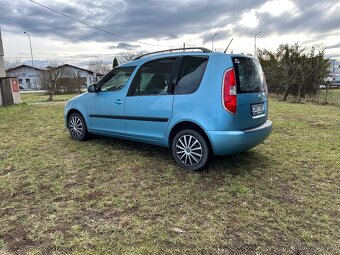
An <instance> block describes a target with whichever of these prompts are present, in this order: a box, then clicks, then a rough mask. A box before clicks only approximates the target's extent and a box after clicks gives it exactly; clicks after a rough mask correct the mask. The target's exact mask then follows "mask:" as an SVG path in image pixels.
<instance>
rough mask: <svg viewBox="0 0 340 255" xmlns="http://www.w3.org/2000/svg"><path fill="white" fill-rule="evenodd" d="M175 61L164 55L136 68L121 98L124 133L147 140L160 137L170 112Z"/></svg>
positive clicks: (157, 139) (163, 132)
mask: <svg viewBox="0 0 340 255" xmlns="http://www.w3.org/2000/svg"><path fill="white" fill-rule="evenodd" d="M175 62H176V58H164V59H159V60H154V61H152V62H148V63H146V64H144V65H143V66H141V67H140V68H139V70H138V72H137V74H136V75H135V77H134V79H133V83H132V84H131V89H130V91H129V93H128V95H127V97H126V100H125V127H126V135H128V136H130V137H134V138H137V139H139V140H148V141H159V140H161V139H162V138H163V136H164V134H165V131H166V128H167V126H168V123H169V121H170V118H171V115H172V105H173V98H174V96H173V93H172V91H171V90H172V83H173V81H172V80H173V79H174V77H173V73H174V72H173V69H174V66H175Z"/></svg>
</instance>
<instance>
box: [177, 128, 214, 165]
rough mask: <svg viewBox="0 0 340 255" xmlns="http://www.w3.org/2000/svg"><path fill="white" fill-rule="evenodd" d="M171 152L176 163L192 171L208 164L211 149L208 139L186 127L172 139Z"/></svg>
mask: <svg viewBox="0 0 340 255" xmlns="http://www.w3.org/2000/svg"><path fill="white" fill-rule="evenodd" d="M171 152H172V155H173V157H174V159H175V160H176V163H177V164H178V165H179V166H180V167H182V168H184V169H186V170H190V171H197V170H200V169H202V168H203V167H204V166H206V165H207V163H208V161H209V156H210V149H209V146H208V143H207V141H206V140H205V139H204V138H203V136H202V135H201V134H200V133H198V132H197V131H195V130H191V129H186V130H182V131H180V132H178V133H177V135H176V136H175V137H174V139H173V140H172V145H171Z"/></svg>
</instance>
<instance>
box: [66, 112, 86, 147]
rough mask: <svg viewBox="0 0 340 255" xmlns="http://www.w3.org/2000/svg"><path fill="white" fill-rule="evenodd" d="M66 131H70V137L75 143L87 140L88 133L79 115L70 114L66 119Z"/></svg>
mask: <svg viewBox="0 0 340 255" xmlns="http://www.w3.org/2000/svg"><path fill="white" fill-rule="evenodd" d="M67 126H68V130H69V131H70V134H71V137H72V138H73V139H74V140H77V141H84V140H86V139H87V138H88V132H87V127H86V123H85V121H84V118H83V116H81V114H79V113H77V112H75V113H72V114H71V116H70V117H69V118H68V122H67Z"/></svg>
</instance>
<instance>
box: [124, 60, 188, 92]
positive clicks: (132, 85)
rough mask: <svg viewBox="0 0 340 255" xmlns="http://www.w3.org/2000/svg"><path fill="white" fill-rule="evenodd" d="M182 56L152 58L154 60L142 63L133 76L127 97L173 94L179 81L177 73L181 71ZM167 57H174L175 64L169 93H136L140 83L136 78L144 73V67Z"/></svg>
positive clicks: (171, 73) (171, 74)
mask: <svg viewBox="0 0 340 255" xmlns="http://www.w3.org/2000/svg"><path fill="white" fill-rule="evenodd" d="M181 58H182V56H172V57H163V58H157V59H152V60H150V61H147V62H145V63H144V64H142V65H141V66H140V67H139V68H138V70H137V72H136V74H135V76H134V77H133V80H132V82H131V85H130V88H129V91H128V93H127V95H126V96H127V97H133V96H167V95H173V88H174V86H175V83H176V82H177V75H178V71H179V66H180V61H181ZM166 59H174V64H173V66H172V69H171V72H170V84H169V85H168V89H167V92H168V93H167V94H134V93H133V91H134V89H135V87H136V86H137V84H138V83H136V80H137V79H139V76H140V75H141V73H142V69H143V67H145V66H146V65H148V64H150V63H153V62H157V61H162V60H166Z"/></svg>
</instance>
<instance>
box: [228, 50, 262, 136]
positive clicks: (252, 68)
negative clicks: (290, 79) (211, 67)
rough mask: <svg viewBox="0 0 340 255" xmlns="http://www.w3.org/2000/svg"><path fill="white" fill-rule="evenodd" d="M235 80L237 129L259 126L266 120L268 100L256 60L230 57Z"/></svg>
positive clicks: (259, 66) (260, 69) (260, 70)
mask: <svg viewBox="0 0 340 255" xmlns="http://www.w3.org/2000/svg"><path fill="white" fill-rule="evenodd" d="M232 60H233V65H234V69H235V75H236V82H237V112H236V115H235V124H236V128H237V129H240V130H242V129H247V128H252V127H256V126H259V125H261V124H263V123H265V122H266V121H267V117H268V102H267V94H266V84H265V78H264V74H263V71H262V68H261V65H260V63H259V61H258V60H256V59H254V58H249V57H232Z"/></svg>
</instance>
